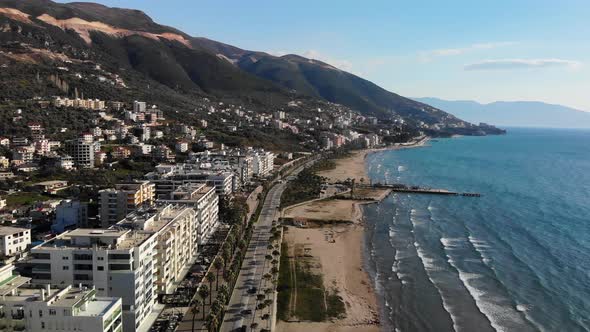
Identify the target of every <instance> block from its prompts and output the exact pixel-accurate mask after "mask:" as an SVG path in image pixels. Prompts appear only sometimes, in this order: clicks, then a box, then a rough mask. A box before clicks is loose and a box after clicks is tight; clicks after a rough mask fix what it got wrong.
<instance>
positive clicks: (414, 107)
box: [0, 0, 505, 332]
mask: <svg viewBox="0 0 590 332" xmlns="http://www.w3.org/2000/svg"><path fill="white" fill-rule="evenodd" d="M1 2H2V3H1V4H0V293H1V294H0V295H1V298H0V331H7V332H15V331H26V332H39V331H83V332H175V331H176V332H189V331H190V332H195V331H207V332H218V331H224V332H229V331H236V332H237V331H239V332H246V331H252V332H258V331H259V332H263V331H266V332H268V331H282V332H308V331H326V332H328V331H330V332H335V331H336V332H349V331H368V332H376V331H380V330H382V329H383V328H384V326H385V325H384V324H383V318H384V317H386V315H384V314H383V310H384V309H383V308H384V307H383V305H382V303H380V300H381V299H380V298H379V297H378V294H377V290H376V286H375V285H376V282H375V279H374V278H372V276H371V275H370V271H368V269H367V268H366V264H365V260H364V250H365V247H364V246H363V245H364V241H365V237H364V234H365V228H366V223H365V220H364V215H363V213H364V212H365V211H366V209H365V206H366V205H369V204H374V203H378V202H381V201H383V200H384V199H385V198H387V197H390V196H389V195H390V194H391V193H392V192H405V193H419V194H429V195H433V194H436V195H439V196H440V195H447V196H470V197H479V195H480V194H478V193H460V192H455V191H450V190H445V189H433V188H422V187H416V186H411V185H406V184H400V183H388V181H387V180H388V178H387V177H385V179H384V180H385V181H384V183H378V182H377V180H375V179H374V178H372V177H370V176H369V171H368V170H367V169H366V165H367V164H368V163H369V162H367V161H366V159H367V158H370V157H369V155H372V154H375V153H379V152H381V151H389V150H398V149H406V148H415V147H422V146H426V145H427V144H428V142H429V140H430V138H431V137H453V136H455V135H470V136H483V135H488V134H491V135H500V134H504V133H505V131H504V130H502V129H499V128H496V127H494V126H492V125H488V124H485V123H480V124H472V123H469V122H466V121H463V120H462V119H460V118H458V117H455V116H454V115H452V114H450V113H447V112H445V111H443V110H441V109H438V108H436V107H433V106H430V105H428V104H425V103H422V102H420V101H416V100H413V99H409V98H406V97H403V96H401V95H398V94H396V93H393V92H390V91H387V90H385V89H383V88H381V87H379V86H377V85H376V84H374V83H372V82H370V81H367V80H365V79H363V78H361V77H358V76H356V75H354V74H351V73H348V72H346V71H344V70H341V69H339V68H337V67H334V66H333V65H330V64H328V63H325V62H322V61H320V60H317V59H312V58H306V57H303V56H299V55H295V54H286V55H280V56H276V55H274V54H269V53H267V52H258V51H248V50H244V49H240V48H238V47H234V46H231V45H228V44H224V43H220V42H217V41H214V40H210V39H207V38H201V37H192V36H190V35H189V34H187V33H184V32H182V31H180V30H177V29H175V28H171V27H169V26H165V25H160V24H158V23H156V22H155V21H154V20H153V19H152V18H150V17H149V16H148V15H147V14H145V13H144V12H142V11H141V10H135V9H123V8H111V7H107V6H104V5H101V4H91V3H86V2H73V3H64V2H53V1H50V0H27V1H12V0H7V1H1ZM183 7H184V5H183Z"/></svg>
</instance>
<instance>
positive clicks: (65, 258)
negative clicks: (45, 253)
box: [61, 256, 70, 261]
mask: <svg viewBox="0 0 590 332" xmlns="http://www.w3.org/2000/svg"><path fill="white" fill-rule="evenodd" d="M61 259H63V260H64V261H67V260H69V259H70V257H68V256H63V257H62V258H61Z"/></svg>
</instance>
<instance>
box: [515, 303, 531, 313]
mask: <svg viewBox="0 0 590 332" xmlns="http://www.w3.org/2000/svg"><path fill="white" fill-rule="evenodd" d="M516 310H518V311H520V312H526V311H528V310H529V306H528V305H527V304H517V305H516Z"/></svg>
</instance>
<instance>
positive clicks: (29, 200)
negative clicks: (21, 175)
mask: <svg viewBox="0 0 590 332" xmlns="http://www.w3.org/2000/svg"><path fill="white" fill-rule="evenodd" d="M49 199H51V197H50V196H46V195H42V194H38V193H29V192H22V193H16V194H12V195H9V196H6V205H7V206H9V207H17V206H23V205H31V204H33V203H35V202H42V201H46V200H49Z"/></svg>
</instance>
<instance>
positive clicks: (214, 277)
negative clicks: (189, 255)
mask: <svg viewBox="0 0 590 332" xmlns="http://www.w3.org/2000/svg"><path fill="white" fill-rule="evenodd" d="M251 234H252V228H251V227H244V224H241V223H236V224H234V225H233V226H232V228H231V229H230V232H229V233H228V235H227V237H226V239H225V241H224V243H223V245H222V246H221V248H220V250H219V253H218V255H217V256H216V257H215V259H214V260H213V264H212V265H213V267H214V268H215V272H213V271H209V272H207V274H206V275H205V281H207V283H208V285H207V284H201V285H200V287H199V289H198V291H197V293H198V295H199V298H200V299H194V301H193V304H192V308H191V312H192V314H193V317H192V331H194V328H195V320H196V316H197V314H198V313H199V312H202V314H203V316H202V320H204V321H205V322H206V326H207V329H208V330H209V331H210V332H213V331H217V330H218V328H219V326H220V321H223V315H224V314H225V305H226V304H227V303H228V302H229V300H230V296H231V291H232V290H233V288H234V286H235V282H236V278H237V276H238V273H239V269H240V267H241V264H242V260H243V258H244V255H245V253H246V251H245V250H244V249H245V248H246V246H247V242H246V240H249V238H250V237H251ZM238 249H239V250H238ZM220 275H221V276H222V277H223V281H225V283H222V284H221V285H220V284H219V281H220V279H221V278H220ZM214 282H215V292H216V293H217V295H216V299H215V300H213V292H214V290H213V283H214ZM207 302H209V304H208V305H209V306H210V310H209V313H208V315H206V311H205V306H206V305H207Z"/></svg>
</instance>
